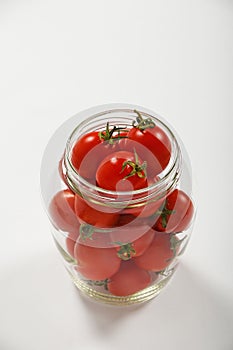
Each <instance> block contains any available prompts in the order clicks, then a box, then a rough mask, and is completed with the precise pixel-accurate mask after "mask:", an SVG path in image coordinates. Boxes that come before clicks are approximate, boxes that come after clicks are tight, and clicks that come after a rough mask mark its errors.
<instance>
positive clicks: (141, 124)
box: [128, 111, 171, 176]
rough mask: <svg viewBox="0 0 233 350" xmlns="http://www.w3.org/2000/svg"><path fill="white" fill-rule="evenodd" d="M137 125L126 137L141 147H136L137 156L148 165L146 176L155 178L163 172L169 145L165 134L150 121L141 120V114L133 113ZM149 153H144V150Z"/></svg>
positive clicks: (168, 154)
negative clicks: (135, 115) (135, 116)
mask: <svg viewBox="0 0 233 350" xmlns="http://www.w3.org/2000/svg"><path fill="white" fill-rule="evenodd" d="M135 112H136V113H137V114H138V116H137V118H136V120H137V122H138V124H137V125H135V124H134V126H133V127H132V129H131V130H130V131H129V134H128V137H129V139H131V140H133V141H134V143H135V142H137V143H139V144H141V145H143V148H142V147H141V148H140V147H138V146H136V150H137V152H138V155H139V156H140V157H141V158H143V159H144V160H145V161H147V163H148V164H150V168H148V176H155V175H157V174H159V173H160V172H161V171H163V170H164V169H165V168H166V166H167V165H168V163H169V160H170V157H171V143H170V140H169V138H168V136H167V135H166V133H165V132H164V131H163V130H162V129H161V128H160V127H159V126H158V125H155V123H154V122H153V121H152V120H151V119H150V118H147V119H143V118H142V116H141V114H140V113H139V112H137V111H135ZM129 145H130V144H129ZM146 149H147V150H148V151H150V152H146V151H145V150H146Z"/></svg>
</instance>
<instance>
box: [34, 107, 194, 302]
mask: <svg viewBox="0 0 233 350" xmlns="http://www.w3.org/2000/svg"><path fill="white" fill-rule="evenodd" d="M84 135H88V138H87V136H84ZM93 135H94V136H93ZM109 135H110V137H109ZM148 135H149V136H148ZM151 135H152V139H151V138H150V137H151ZM107 136H108V137H107ZM154 137H155V138H156V140H155V139H154ZM92 139H93V140H94V141H93V140H92ZM96 139H97V141H96V142H95V140H96ZM80 140H81V141H80ZM148 140H149V141H148ZM89 144H91V147H89ZM88 147H89V148H88ZM116 154H117V157H118V158H117V159H118V161H119V159H121V161H122V158H124V157H125V162H124V165H123V166H122V167H121V171H120V172H118V175H117V176H121V173H123V172H124V171H126V170H127V169H130V170H129V171H130V174H128V175H127V176H124V177H123V175H122V177H123V178H122V181H121V180H120V181H118V180H119V179H118V177H116V172H117V170H116V169H117V168H114V166H115V165H114V164H113V165H112V166H113V168H111V169H114V170H113V171H112V170H111V169H110V168H104V169H105V170H104V171H102V172H101V171H100V168H101V166H102V165H103V164H107V162H109V160H110V159H112V158H113V157H116ZM127 157H129V159H127ZM113 163H114V162H113ZM135 167H136V168H135ZM107 169H110V170H109V172H107V171H108V170H107ZM135 169H136V170H135ZM134 170H135V172H134V173H133V174H131V173H132V171H134ZM119 174H120V175H119ZM101 176H102V178H101ZM132 178H136V180H137V181H139V183H140V181H142V182H143V186H140V185H138V187H137V186H136V185H135V184H134V182H133V181H134V180H133V181H131V180H132ZM116 179H117V180H116ZM101 181H102V184H101V186H100V185H99V183H100V182H101ZM145 181H146V182H145ZM115 182H116V187H115V188H114V189H112V188H111V186H112V184H113V183H115ZM109 186H110V187H109ZM122 186H123V187H122ZM41 190H42V197H43V201H44V204H45V209H46V211H47V214H48V217H49V219H50V222H51V230H52V234H53V238H54V240H55V244H56V246H57V248H58V250H59V252H60V253H61V256H62V259H63V262H64V264H65V267H66V269H67V271H68V272H69V274H70V276H71V278H72V280H73V282H74V284H75V285H76V286H77V287H78V289H79V290H80V291H82V292H83V293H84V294H85V295H87V296H89V297H91V298H93V299H95V300H98V301H102V302H105V303H109V304H114V305H129V304H135V303H141V302H144V301H147V300H149V299H151V298H153V297H155V296H156V295H158V294H159V292H160V291H161V290H162V289H163V287H164V286H165V285H166V284H167V282H168V281H169V280H170V278H171V277H172V275H173V273H174V271H175V270H176V267H177V266H178V262H179V258H180V256H181V255H182V254H183V252H184V250H185V248H186V246H187V243H188V241H189V238H190V234H191V230H192V226H193V222H194V216H195V209H194V203H193V197H192V175H191V166H190V161H189V158H188V155H187V153H186V151H185V148H184V146H183V144H182V141H181V140H180V138H179V137H178V135H177V134H176V132H175V131H174V130H173V128H172V127H171V126H168V123H167V122H166V121H165V120H164V119H163V118H161V117H160V116H158V115H157V114H155V113H154V112H152V111H150V110H148V109H146V108H144V107H140V106H134V105H129V104H111V105H103V106H97V107H94V108H91V109H88V110H86V111H83V112H81V113H78V114H77V115H75V116H74V117H72V118H70V119H69V120H67V121H66V122H65V123H64V124H63V125H62V126H61V127H60V128H59V129H58V130H57V131H56V132H55V134H54V135H53V137H52V138H51V139H50V141H49V143H48V145H47V148H46V150H45V152H44V156H43V160H42V165H41Z"/></svg>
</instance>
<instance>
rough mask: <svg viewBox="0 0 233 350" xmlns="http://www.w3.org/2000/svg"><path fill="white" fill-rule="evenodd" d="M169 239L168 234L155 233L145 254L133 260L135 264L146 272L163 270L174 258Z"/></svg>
mask: <svg viewBox="0 0 233 350" xmlns="http://www.w3.org/2000/svg"><path fill="white" fill-rule="evenodd" d="M171 237H172V236H171V235H170V234H168V233H162V232H156V233H155V235H154V239H153V241H152V243H151V245H150V246H149V248H148V249H147V250H146V252H145V253H144V254H143V255H141V256H139V257H136V258H134V259H133V260H134V262H135V264H136V265H137V266H139V267H140V268H142V269H145V270H148V271H155V272H158V271H162V270H164V269H165V268H166V267H167V266H168V265H169V264H170V263H171V260H172V259H173V257H174V249H173V245H172V242H171Z"/></svg>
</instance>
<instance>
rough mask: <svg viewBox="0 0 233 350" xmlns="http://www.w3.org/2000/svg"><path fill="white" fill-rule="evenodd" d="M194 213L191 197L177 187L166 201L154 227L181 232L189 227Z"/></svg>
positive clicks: (165, 230) (160, 229)
mask: <svg viewBox="0 0 233 350" xmlns="http://www.w3.org/2000/svg"><path fill="white" fill-rule="evenodd" d="M193 214H194V207H193V203H192V201H191V199H190V198H189V197H188V196H187V194H186V193H185V192H183V191H181V190H178V189H175V190H174V191H173V192H172V193H170V194H169V195H168V196H167V198H166V201H165V205H164V207H163V208H162V210H161V215H160V216H159V218H158V220H157V222H156V224H155V226H154V228H155V230H157V231H161V232H181V231H184V230H186V229H187V228H188V226H189V225H190V223H191V220H192V217H193Z"/></svg>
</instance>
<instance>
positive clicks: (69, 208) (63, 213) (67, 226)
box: [49, 189, 80, 232]
mask: <svg viewBox="0 0 233 350" xmlns="http://www.w3.org/2000/svg"><path fill="white" fill-rule="evenodd" d="M74 199H75V195H74V193H73V192H72V191H71V190H68V189H67V190H62V191H59V192H58V193H57V194H56V195H55V196H54V197H53V199H52V201H51V203H50V205H49V214H50V218H51V220H52V223H53V224H54V226H55V227H56V228H57V229H60V230H62V231H68V232H74V231H77V230H78V229H79V226H80V224H79V221H78V219H77V217H76V215H75V211H74Z"/></svg>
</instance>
